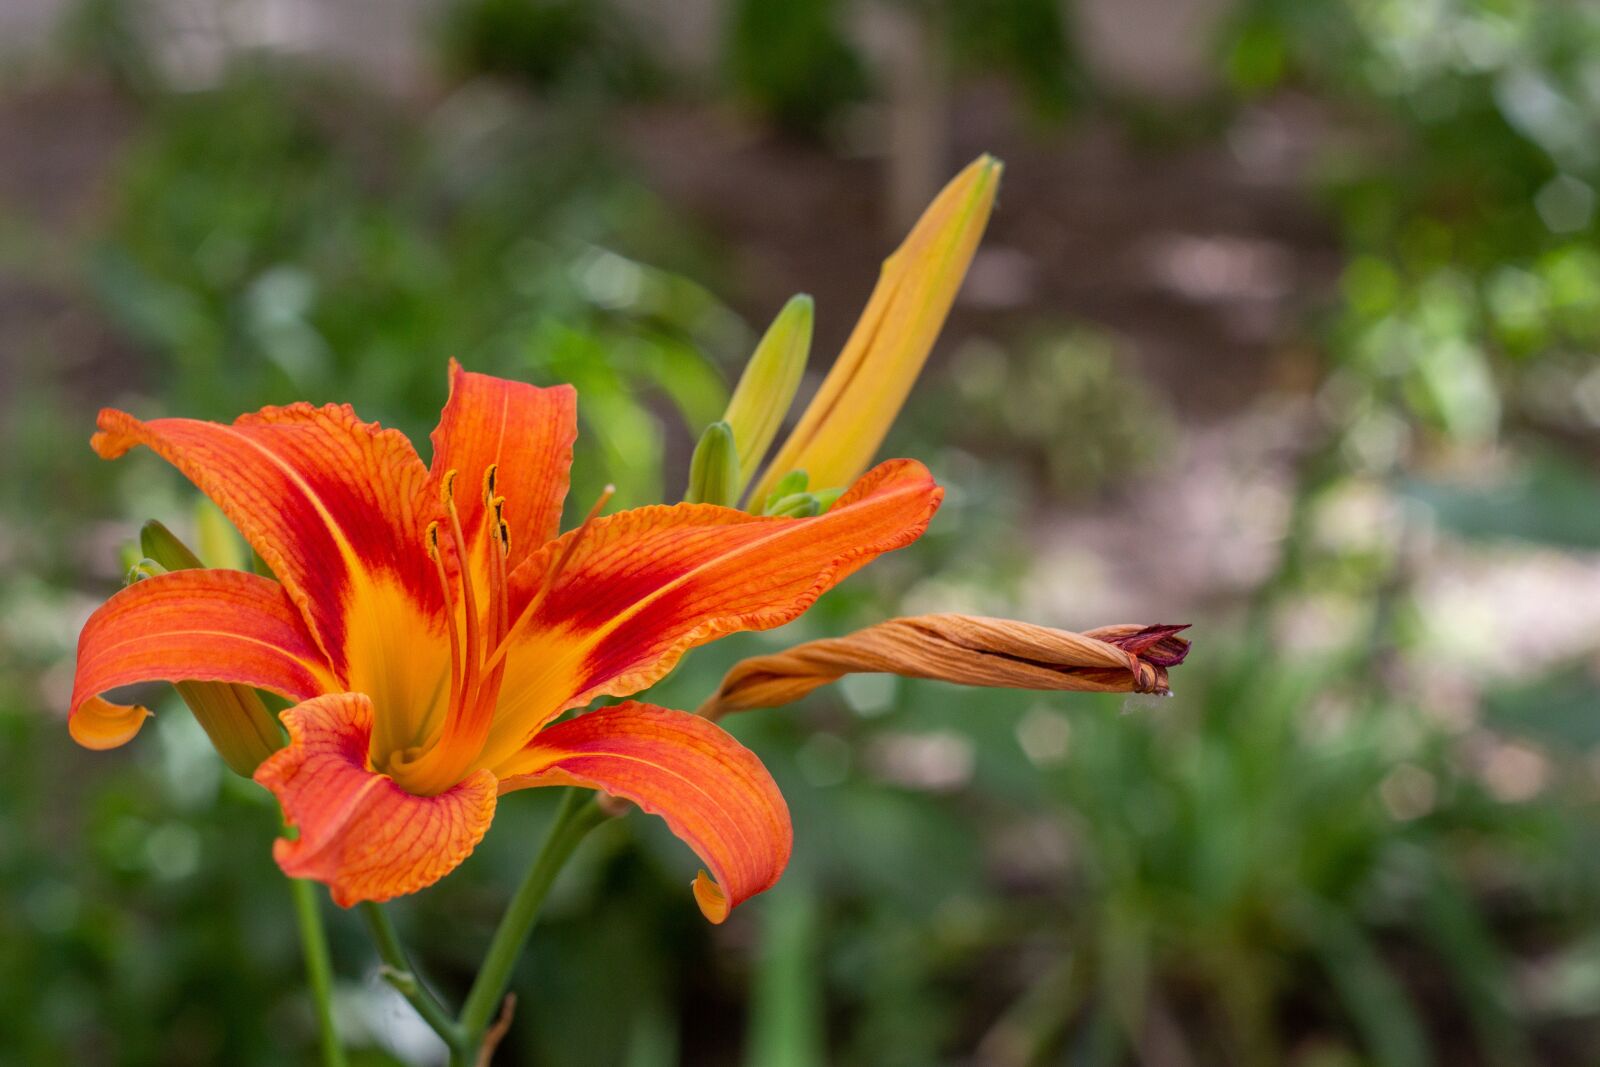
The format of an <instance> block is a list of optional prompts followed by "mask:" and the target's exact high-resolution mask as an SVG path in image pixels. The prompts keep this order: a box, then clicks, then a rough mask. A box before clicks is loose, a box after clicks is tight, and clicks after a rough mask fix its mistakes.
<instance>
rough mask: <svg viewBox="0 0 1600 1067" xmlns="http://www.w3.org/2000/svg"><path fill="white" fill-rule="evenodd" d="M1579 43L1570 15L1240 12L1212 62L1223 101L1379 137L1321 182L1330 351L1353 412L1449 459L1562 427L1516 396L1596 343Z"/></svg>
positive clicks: (1594, 223) (1379, 7)
mask: <svg viewBox="0 0 1600 1067" xmlns="http://www.w3.org/2000/svg"><path fill="white" fill-rule="evenodd" d="M1597 42H1600V11H1597V10H1596V9H1595V8H1594V7H1593V6H1592V5H1587V4H1546V3H1539V2H1536V0H1440V2H1438V3H1421V4H1419V3H1411V2H1409V0H1359V2H1358V0H1342V2H1338V3H1328V4H1307V3H1296V2H1294V0H1251V2H1250V3H1247V4H1245V5H1244V7H1243V10H1242V13H1241V14H1240V15H1239V17H1238V24H1237V27H1236V32H1235V33H1234V34H1232V36H1231V38H1230V42H1229V43H1228V45H1227V46H1226V48H1225V52H1226V69H1227V71H1228V73H1229V74H1230V76H1231V77H1232V80H1233V83H1234V85H1235V86H1236V87H1237V89H1238V90H1239V91H1240V92H1241V93H1244V94H1246V95H1257V94H1262V93H1266V92H1269V91H1272V90H1274V89H1277V88H1280V87H1281V86H1283V85H1285V84H1286V83H1287V84H1296V85H1304V86H1306V87H1307V88H1310V89H1312V90H1313V91H1316V92H1318V93H1321V94H1324V95H1330V96H1333V97H1334V98H1335V99H1337V100H1339V101H1340V102H1341V103H1344V104H1348V105H1349V106H1351V107H1353V108H1356V109H1358V110H1357V111H1356V112H1355V116H1356V117H1357V118H1358V119H1361V118H1362V117H1365V116H1370V117H1371V118H1375V119H1377V120H1379V121H1363V122H1362V124H1361V125H1360V126H1359V127H1356V128H1354V129H1352V130H1351V136H1350V137H1348V138H1346V144H1345V148H1344V150H1343V152H1342V153H1340V154H1339V155H1337V156H1333V157H1331V158H1329V159H1328V161H1327V163H1326V176H1325V186H1326V189H1327V192H1328V194H1329V196H1330V198H1331V201H1332V204H1333V206H1334V208H1335V210H1336V211H1337V213H1338V216H1339V218H1340V220H1341V222H1342V226H1343V235H1344V240H1345V244H1346V247H1347V249H1348V251H1349V253H1350V258H1349V264H1348V266H1347V267H1346V270H1345V277H1344V297H1345V298H1344V300H1343V302H1342V306H1341V307H1340V309H1339V311H1338V313H1337V314H1338V321H1337V323H1336V325H1335V327H1334V334H1333V339H1334V342H1335V344H1336V346H1337V349H1338V351H1339V352H1340V354H1341V355H1342V356H1343V357H1344V358H1345V359H1346V360H1347V361H1348V362H1349V363H1350V364H1351V366H1352V367H1353V368H1354V370H1355V371H1356V373H1355V374H1354V375H1353V376H1352V378H1351V380H1352V381H1355V382H1359V383H1362V384H1363V388H1364V389H1367V388H1370V389H1371V390H1372V392H1371V395H1370V399H1369V400H1368V401H1363V402H1362V403H1369V404H1371V405H1376V406H1380V407H1392V408H1396V409H1398V410H1400V411H1403V412H1405V413H1408V414H1410V415H1415V416H1416V417H1417V418H1418V419H1419V420H1420V421H1421V423H1422V424H1423V425H1425V426H1427V427H1430V428H1431V429H1433V430H1435V431H1438V432H1440V433H1443V434H1445V435H1448V436H1449V437H1451V438H1453V439H1456V440H1461V441H1469V442H1483V441H1486V440H1489V439H1492V438H1493V436H1494V435H1495V433H1496V431H1497V429H1498V427H1499V426H1500V424H1501V422H1502V420H1503V419H1507V418H1509V419H1513V420H1515V419H1519V418H1528V417H1533V418H1536V419H1540V420H1541V421H1550V420H1551V419H1552V418H1553V417H1554V418H1556V419H1560V418H1562V417H1566V416H1568V413H1567V412H1552V411H1549V410H1545V411H1540V410H1536V407H1537V405H1533V404H1530V403H1529V402H1528V398H1526V397H1525V396H1524V395H1523V394H1524V389H1523V388H1522V385H1523V383H1525V382H1526V380H1527V366H1526V365H1527V364H1528V363H1530V362H1533V361H1535V360H1536V359H1538V360H1550V359H1552V358H1553V357H1560V356H1561V355H1562V354H1565V353H1573V354H1580V353H1581V354H1589V355H1592V353H1593V352H1594V350H1595V346H1596V345H1597V344H1600V252H1597V250H1596V246H1595V237H1596V235H1597V234H1600V216H1597V213H1596V191H1597V189H1600V152H1596V150H1595V147H1594V146H1595V143H1596V140H1595V134H1596V133H1597V132H1600V125H1597V120H1596V115H1597V114H1600V95H1597V94H1600V90H1597V89H1596V82H1595V78H1594V71H1593V60H1592V56H1593V50H1594V46H1595V44H1596V43H1597ZM1584 370H1586V367H1585V365H1584V362H1583V361H1582V360H1579V361H1577V364H1576V366H1575V368H1574V369H1572V370H1570V371H1567V372H1564V373H1562V372H1559V371H1558V373H1561V374H1562V376H1563V377H1569V378H1575V377H1577V376H1581V374H1582V373H1583V372H1584ZM1502 381H1503V382H1504V385H1502V384H1501V382H1502ZM1508 408H1509V410H1507V409H1508ZM1530 409H1534V410H1530ZM1360 414H1361V415H1363V416H1366V417H1370V416H1371V415H1372V411H1371V410H1370V409H1369V410H1366V411H1363V412H1360Z"/></svg>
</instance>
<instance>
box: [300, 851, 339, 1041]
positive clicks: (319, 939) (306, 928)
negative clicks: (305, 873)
mask: <svg viewBox="0 0 1600 1067" xmlns="http://www.w3.org/2000/svg"><path fill="white" fill-rule="evenodd" d="M288 882H289V893H290V895H292V896H293V897H294V914H295V920H296V922H297V924H298V925H299V927H300V946H301V948H302V949H303V950H304V952H305V954H306V984H307V985H309V986H310V987H311V1003H312V1004H313V1005H314V1006H315V1007H316V1012H317V1039H318V1043H319V1045H320V1047H321V1051H322V1067H345V1064H346V1062H347V1061H346V1060H345V1056H344V1049H343V1048H341V1047H340V1045H339V1031H338V1030H337V1029H336V1028H335V1027H334V1024H333V961H332V959H331V958H330V956H329V955H328V937H327V934H326V933H325V931H324V930H323V926H322V912H321V910H320V909H319V908H318V906H317V887H316V884H315V883H314V882H308V881H306V880H305V879H304V878H290V879H288Z"/></svg>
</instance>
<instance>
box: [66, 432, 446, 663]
mask: <svg viewBox="0 0 1600 1067" xmlns="http://www.w3.org/2000/svg"><path fill="white" fill-rule="evenodd" d="M99 425H100V432H99V433H97V434H95V435H94V439H93V441H92V442H91V443H92V444H93V445H94V449H95V451H96V452H98V453H99V454H100V455H101V456H103V457H104V458H106V459H115V458H117V457H118V456H121V455H122V454H124V453H125V452H127V451H128V450H129V449H130V448H132V447H134V446H135V445H146V446H148V447H149V448H150V449H151V450H152V451H154V452H156V453H157V454H158V455H160V456H161V457H162V458H163V459H165V460H167V461H168V462H169V463H171V464H173V465H174V466H175V467H177V468H178V469H179V470H181V471H182V472H183V473H184V474H185V475H186V476H187V477H188V478H189V480H190V481H192V482H194V483H195V484H196V485H197V486H199V487H200V489H201V490H202V491H204V492H205V494H206V495H207V496H209V497H211V499H212V500H214V501H216V503H217V505H218V506H219V507H221V508H222V510H223V511H224V512H225V513H226V514H227V516H228V518H229V519H231V520H233V523H234V525H235V526H237V527H238V528H239V530H240V531H241V532H242V533H243V534H244V535H245V538H246V539H247V540H248V541H249V542H250V544H251V545H252V546H253V547H254V548H255V550H256V551H257V552H259V553H260V554H261V558H262V559H263V560H265V561H266V563H267V565H268V566H269V567H271V568H272V571H273V573H274V574H275V575H277V577H278V579H279V580H280V581H281V582H283V584H284V588H286V589H287V590H288V592H289V595H290V596H291V597H293V598H294V601H295V603H297V604H298V605H299V606H300V609H301V611H302V612H303V613H304V614H305V616H306V621H307V622H308V623H309V624H310V626H311V630H312V632H313V633H314V634H316V636H317V638H318V639H319V640H320V641H321V643H322V645H323V648H324V650H325V651H326V652H327V654H328V658H329V659H330V660H331V661H332V663H333V666H334V668H335V670H336V671H338V672H339V674H340V676H341V677H345V676H346V675H347V667H348V664H347V656H346V652H347V649H346V630H347V626H346V619H347V618H348V617H349V615H350V614H353V613H354V612H356V611H360V610H362V608H363V607H365V606H366V605H364V604H361V603H359V601H360V600H361V597H360V596H359V595H358V591H359V587H360V586H362V585H363V584H370V583H371V582H373V581H377V580H387V581H389V582H392V583H394V584H396V585H398V586H400V587H401V588H402V589H404V590H405V591H406V592H407V593H409V594H410V597H411V598H412V599H414V600H416V601H418V602H420V603H423V604H426V605H428V606H430V607H431V608H432V609H433V610H435V611H438V610H439V605H441V603H442V602H441V598H440V593H439V588H438V582H437V580H436V578H435V577H434V574H433V570H432V565H431V563H430V562H429V560H428V556H427V553H426V551H425V547H424V545H423V540H422V537H423V530H424V528H425V526H426V522H425V521H424V518H425V517H424V516H421V515H419V514H418V513H417V511H416V504H417V501H418V500H419V499H420V498H419V496H418V494H419V493H420V492H421V491H422V489H423V487H424V485H425V483H426V480H427V470H426V468H424V467H423V465H422V461H421V460H420V459H418V458H417V454H416V450H415V449H413V448H412V447H411V442H409V441H407V440H406V438H405V436H404V435H403V434H401V433H399V432H398V431H395V430H383V429H380V428H379V427H378V426H377V424H376V423H365V422H362V421H361V420H360V419H358V418H357V417H356V415H355V412H354V411H352V410H351V409H350V408H349V406H347V405H346V406H336V405H332V404H330V405H328V406H327V407H321V408H318V407H313V406H311V405H310V404H293V405H290V406H289V407H282V408H263V409H262V410H261V411H260V412H258V413H257V414H254V415H243V416H241V417H240V418H239V419H237V420H236V421H235V422H234V423H233V425H231V426H224V425H222V424H220V423H214V422H200V421H197V420H194V419H155V420H152V421H150V422H141V421H140V420H138V419H135V418H134V417H133V416H131V415H128V414H126V413H125V412H121V411H116V410H113V409H110V408H107V409H105V410H103V411H101V412H100V420H99ZM364 580H365V581H364Z"/></svg>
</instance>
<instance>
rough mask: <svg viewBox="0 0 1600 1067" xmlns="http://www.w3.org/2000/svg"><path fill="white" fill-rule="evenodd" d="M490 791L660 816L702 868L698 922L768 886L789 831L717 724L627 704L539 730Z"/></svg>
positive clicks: (771, 792) (757, 770)
mask: <svg viewBox="0 0 1600 1067" xmlns="http://www.w3.org/2000/svg"><path fill="white" fill-rule="evenodd" d="M499 770H500V771H501V773H502V780H501V782H500V791H501V792H502V793H505V792H510V791H511V790H513V789H525V788H528V787H529V786H541V785H581V786H586V787H588V788H590V789H600V790H603V791H605V792H607V793H610V794H611V795H612V796H618V797H623V798H625V799H627V800H631V801H633V803H635V804H637V805H639V807H641V808H643V809H644V810H645V811H648V812H650V813H651V814H652V815H659V816H661V817H662V818H663V819H665V820H666V822H667V826H669V827H670V828H671V829H672V832H673V833H675V834H677V835H678V837H680V838H682V839H683V842H684V843H685V844H687V845H688V846H689V847H690V848H692V849H694V852H695V855H697V856H699V857H700V859H701V860H703V861H704V862H705V864H706V866H707V867H709V868H711V874H712V875H713V876H714V877H715V879H716V881H715V882H713V881H712V880H711V879H710V878H708V877H707V876H706V873H705V872H704V871H702V872H701V873H700V876H699V877H698V878H696V879H695V883H694V894H695V899H696V901H697V902H698V903H699V905H700V909H701V911H703V912H704V913H705V916H706V918H708V919H710V920H711V921H712V922H714V923H720V922H722V920H724V919H726V918H727V917H728V912H729V911H730V910H732V909H733V908H734V907H736V906H737V905H738V904H740V903H742V902H743V901H746V900H748V899H750V898H751V897H753V896H755V895H756V894H757V893H760V892H762V891H764V890H767V889H770V888H772V886H773V885H774V884H776V882H777V881H778V878H779V876H780V875H782V874H783V869H784V867H786V866H787V865H788V863H789V852H790V850H791V848H792V847H793V844H794V831H793V828H792V827H791V826H790V824H789V808H788V806H787V805H786V804H784V802H783V795H782V794H781V793H779V792H778V785H777V783H776V782H774V781H773V780H772V776H771V775H770V774H768V773H767V769H766V768H765V767H763V766H762V765H761V761H760V760H759V759H757V758H756V755H755V753H753V752H751V751H750V750H749V749H747V748H745V747H744V746H743V745H741V744H739V742H737V741H735V740H734V739H733V737H732V736H731V735H729V734H728V733H727V732H726V731H724V730H723V729H722V728H721V727H720V726H716V725H714V724H713V723H710V722H707V721H706V720H705V719H701V718H697V717H696V716H693V715H689V714H687V713H685V712H681V711H670V710H668V709H667V708H658V707H654V706H652V705H649V704H637V703H633V702H632V701H630V702H628V703H626V704H617V705H615V706H613V707H608V708H600V709H599V710H597V711H592V712H589V713H588V714H587V715H580V716H578V717H577V718H576V719H570V720H568V721H566V722H562V723H557V724H556V725H555V726H552V727H550V728H549V729H548V730H545V731H544V732H542V733H540V734H539V736H538V737H536V738H534V740H533V741H532V743H530V744H529V745H528V746H527V747H526V748H524V749H523V750H522V751H521V752H519V753H517V754H516V755H515V756H514V757H513V758H512V759H511V760H509V761H507V763H506V764H505V765H504V766H503V767H501V768H499Z"/></svg>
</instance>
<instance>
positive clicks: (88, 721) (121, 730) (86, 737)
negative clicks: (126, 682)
mask: <svg viewBox="0 0 1600 1067" xmlns="http://www.w3.org/2000/svg"><path fill="white" fill-rule="evenodd" d="M149 717H150V709H149V708H143V707H140V706H139V705H138V704H113V703H111V701H109V700H102V699H101V698H100V697H90V698H89V699H88V700H85V701H84V702H83V703H82V704H80V705H78V706H77V707H76V708H75V709H73V712H72V714H71V716H69V717H68V718H67V732H68V733H70V734H71V735H72V739H73V740H74V741H76V742H78V744H80V745H82V746H83V747H84V748H92V749H96V750H104V749H108V748H119V747H121V746H122V745H125V744H127V743H128V742H129V741H132V740H133V738H134V735H135V734H137V733H138V732H139V727H141V726H143V725H144V721H145V720H146V719H148V718H149Z"/></svg>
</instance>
